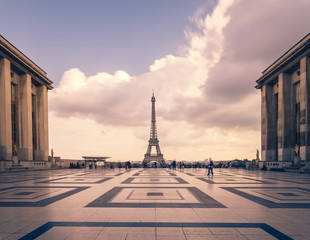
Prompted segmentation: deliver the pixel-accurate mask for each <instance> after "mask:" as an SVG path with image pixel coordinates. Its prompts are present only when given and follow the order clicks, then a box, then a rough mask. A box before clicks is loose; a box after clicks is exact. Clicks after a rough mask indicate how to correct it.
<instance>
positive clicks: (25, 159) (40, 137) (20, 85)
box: [0, 35, 53, 170]
mask: <svg viewBox="0 0 310 240" xmlns="http://www.w3.org/2000/svg"><path fill="white" fill-rule="evenodd" d="M52 88H53V87H52V81H51V80H50V79H48V77H47V75H46V73H45V72H44V71H43V70H42V69H41V68H39V67H38V66H37V65H36V64H35V63H34V62H32V61H31V60H30V59H29V58H27V57H26V56H25V55H24V54H23V53H22V52H20V51H19V50H18V49H17V48H15V47H14V46H13V45H12V44H11V43H9V42H8V41H7V40H6V39H5V38H4V37H2V36H1V35H0V170H6V169H10V168H14V166H15V167H17V166H23V167H27V168H46V167H48V165H50V164H48V162H47V161H48V153H49V144H48V104H47V101H48V90H50V89H52Z"/></svg>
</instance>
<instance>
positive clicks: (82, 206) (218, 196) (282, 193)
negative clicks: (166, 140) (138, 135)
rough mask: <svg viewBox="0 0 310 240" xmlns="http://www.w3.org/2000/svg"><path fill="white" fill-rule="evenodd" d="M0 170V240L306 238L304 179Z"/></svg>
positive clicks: (226, 172)
mask: <svg viewBox="0 0 310 240" xmlns="http://www.w3.org/2000/svg"><path fill="white" fill-rule="evenodd" d="M206 173H207V171H206V169H181V170H180V169H177V170H169V169H130V170H125V169H109V170H107V169H99V168H98V169H59V170H46V171H28V172H27V171H26V172H13V173H12V172H11V173H0V183H1V188H0V215H1V218H0V239H127V240H128V239H308V237H309V235H310V230H309V229H310V176H309V175H307V174H298V173H285V172H269V171H267V172H265V171H264V172H262V171H257V170H254V171H250V170H243V169H214V176H207V175H206Z"/></svg>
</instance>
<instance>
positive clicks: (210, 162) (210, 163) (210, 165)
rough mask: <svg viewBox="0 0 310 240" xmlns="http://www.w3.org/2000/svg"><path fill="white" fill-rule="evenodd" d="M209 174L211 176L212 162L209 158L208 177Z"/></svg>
mask: <svg viewBox="0 0 310 240" xmlns="http://www.w3.org/2000/svg"><path fill="white" fill-rule="evenodd" d="M210 173H211V174H212V176H213V160H212V159H211V158H209V161H208V176H209V175H210Z"/></svg>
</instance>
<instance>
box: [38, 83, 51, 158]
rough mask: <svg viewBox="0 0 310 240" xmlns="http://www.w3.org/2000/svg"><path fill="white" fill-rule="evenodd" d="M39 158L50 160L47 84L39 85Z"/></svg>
mask: <svg viewBox="0 0 310 240" xmlns="http://www.w3.org/2000/svg"><path fill="white" fill-rule="evenodd" d="M37 97H38V148H39V149H38V152H39V159H38V160H44V161H47V160H48V150H49V149H48V147H49V146H48V104H47V88H46V86H40V87H38V94H37Z"/></svg>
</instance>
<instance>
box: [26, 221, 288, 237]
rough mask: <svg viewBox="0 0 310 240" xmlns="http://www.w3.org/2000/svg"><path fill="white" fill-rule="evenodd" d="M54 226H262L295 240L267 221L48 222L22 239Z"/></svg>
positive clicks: (266, 229) (41, 232) (273, 233)
mask: <svg viewBox="0 0 310 240" xmlns="http://www.w3.org/2000/svg"><path fill="white" fill-rule="evenodd" d="M53 227H179V228H185V227H186V228H197V227H204V228H208V227H220V228H260V229H262V230H264V231H265V232H267V233H268V234H270V235H271V236H273V237H275V238H277V239H282V240H293V238H290V237H289V236H287V235H285V234H284V233H282V232H280V231H278V230H277V229H275V228H273V227H271V226H269V225H268V224H266V223H182V222H181V223H171V222H47V223H45V224H43V225H42V226H41V227H38V228H37V229H35V230H33V231H32V232H30V233H28V234H27V235H25V236H23V237H21V238H20V240H31V239H35V238H38V237H40V236H41V235H42V234H44V233H46V232H47V231H49V230H50V229H52V228H53Z"/></svg>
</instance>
